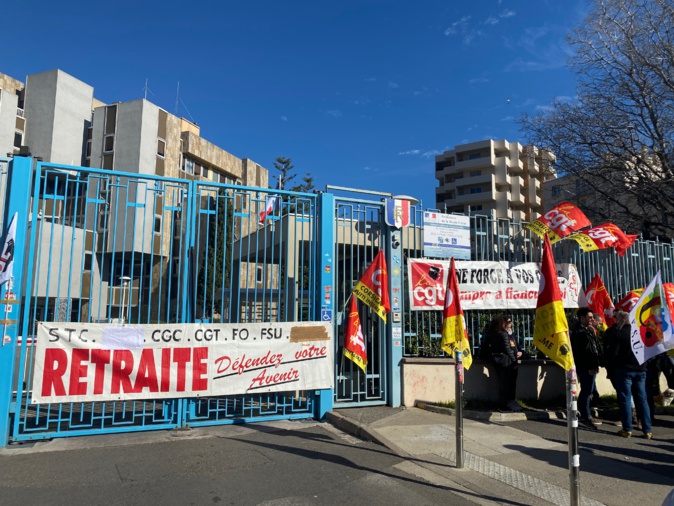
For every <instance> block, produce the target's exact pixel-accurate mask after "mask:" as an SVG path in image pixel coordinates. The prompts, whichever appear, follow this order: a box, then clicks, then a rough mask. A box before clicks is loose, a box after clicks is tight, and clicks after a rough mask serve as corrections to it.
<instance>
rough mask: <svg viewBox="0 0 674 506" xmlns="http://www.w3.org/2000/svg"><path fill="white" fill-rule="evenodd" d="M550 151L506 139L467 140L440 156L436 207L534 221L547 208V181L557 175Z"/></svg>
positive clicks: (437, 163)
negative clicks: (544, 197)
mask: <svg viewBox="0 0 674 506" xmlns="http://www.w3.org/2000/svg"><path fill="white" fill-rule="evenodd" d="M554 162H555V156H554V154H552V153H551V152H550V151H548V150H542V149H537V148H536V147H534V146H523V145H522V144H520V143H519V142H508V141H507V140H492V139H489V140H485V141H478V142H472V143H469V144H462V145H459V146H456V147H455V148H454V149H452V150H450V151H445V152H444V153H442V154H441V155H438V156H436V157H435V178H436V179H437V180H438V183H439V184H438V187H437V188H436V191H435V201H436V207H437V208H438V209H445V210H446V212H456V213H465V214H481V215H487V216H492V217H493V218H507V219H510V220H512V221H532V220H535V219H536V218H538V217H539V216H540V215H541V213H542V212H543V190H542V185H543V183H544V182H545V181H547V180H549V179H554V178H556V173H555V170H554V168H553V164H554Z"/></svg>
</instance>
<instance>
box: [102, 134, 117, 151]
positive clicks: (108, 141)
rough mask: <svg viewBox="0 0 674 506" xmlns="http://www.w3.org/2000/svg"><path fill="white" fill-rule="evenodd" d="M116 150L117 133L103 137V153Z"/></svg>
mask: <svg viewBox="0 0 674 506" xmlns="http://www.w3.org/2000/svg"><path fill="white" fill-rule="evenodd" d="M114 150H115V134H112V135H106V136H105V138H104V139H103V153H112V152H113V151H114Z"/></svg>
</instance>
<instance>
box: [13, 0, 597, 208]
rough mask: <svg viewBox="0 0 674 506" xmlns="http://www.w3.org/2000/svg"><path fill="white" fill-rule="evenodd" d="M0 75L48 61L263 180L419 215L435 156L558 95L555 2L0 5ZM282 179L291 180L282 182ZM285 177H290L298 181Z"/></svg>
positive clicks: (562, 86) (497, 134) (566, 83)
mask: <svg viewBox="0 0 674 506" xmlns="http://www.w3.org/2000/svg"><path fill="white" fill-rule="evenodd" d="M13 5H14V7H13V8H18V7H19V6H20V9H21V13H19V12H16V13H14V14H12V13H11V12H8V11H7V10H5V14H7V15H8V16H7V17H8V19H12V20H13V21H12V22H10V23H5V25H4V26H3V29H2V35H3V40H5V41H14V45H13V46H12V49H11V51H10V50H9V47H10V46H9V45H7V44H6V45H5V50H4V51H3V53H2V58H1V59H0V72H2V73H5V74H8V75H10V76H12V77H14V78H16V79H20V80H22V81H23V80H25V77H26V75H28V74H33V73H38V72H43V71H47V70H51V69H54V68H60V69H62V70H64V71H65V72H67V73H69V74H71V75H73V76H74V77H76V78H78V79H80V80H82V81H84V82H86V83H88V84H90V85H92V86H93V87H94V94H95V96H96V98H98V99H99V100H102V101H104V102H115V101H126V100H133V99H138V98H142V97H143V95H144V86H145V81H146V79H147V80H148V88H149V90H150V91H149V92H148V97H147V98H148V99H149V100H150V101H152V102H153V103H155V104H157V105H159V106H160V107H163V108H164V109H166V110H167V111H169V112H171V113H173V114H175V113H176V95H177V90H178V83H180V94H179V100H178V110H177V113H178V115H180V116H184V117H186V118H188V119H191V120H193V121H195V122H196V123H198V124H199V125H200V126H201V135H202V137H204V138H205V139H207V140H209V141H211V142H213V143H215V144H217V145H219V146H220V147H222V148H224V149H226V150H227V151H229V152H231V153H232V154H234V155H236V156H239V157H248V158H251V159H253V160H255V161H256V162H257V163H259V164H261V165H263V166H265V167H267V168H268V169H269V170H270V173H271V174H272V175H273V174H277V171H276V170H275V169H274V168H273V161H274V159H275V158H276V157H278V156H286V157H290V158H292V160H293V162H294V165H295V167H296V172H297V173H298V177H297V178H296V180H299V178H300V177H301V175H303V174H304V173H306V172H307V171H308V172H311V173H312V175H313V176H314V177H315V185H316V187H317V188H318V189H324V188H325V185H326V184H329V185H336V186H346V187H353V188H363V189H367V190H375V191H382V192H391V193H394V194H407V195H412V196H414V197H416V198H418V199H421V200H422V201H423V204H424V206H425V207H433V205H434V197H435V187H436V186H437V182H436V180H435V179H434V155H435V154H438V153H440V152H442V151H444V150H446V149H451V148H452V147H453V146H455V145H456V144H461V143H465V142H472V141H477V140H482V139H486V138H497V139H501V138H505V139H508V140H510V141H515V140H519V141H523V140H524V139H523V138H522V137H521V134H520V132H519V129H518V126H517V124H516V123H515V120H516V119H517V118H518V117H519V116H520V114H521V113H523V112H537V111H539V110H540V109H541V108H543V107H545V106H546V105H547V104H549V103H550V102H551V100H552V99H553V98H554V97H556V96H557V97H572V96H573V94H574V89H575V80H574V77H573V75H572V74H571V73H570V72H569V71H568V70H567V69H566V67H565V64H566V60H567V58H568V56H569V48H568V46H567V45H566V42H565V36H566V34H567V33H568V31H569V30H570V29H571V28H572V27H573V26H575V25H577V24H579V23H581V22H582V20H583V18H584V16H585V14H586V12H587V2H585V1H579V0H569V1H568V2H559V1H553V0H540V1H535V2H534V1H531V0H528V1H525V0H517V1H516V0H475V1H473V2H459V1H454V2H450V1H447V0H444V1H438V0H418V1H415V2H413V1H401V0H396V1H385V0H357V1H355V0H342V1H319V2H317V1H311V2H310V1H304V0H302V1H288V2H279V1H266V0H265V1H256V0H250V1H248V2H232V1H228V0H225V1H222V2H206V1H203V0H192V1H191V2H175V1H173V0H166V1H163V2H154V1H152V2H150V1H138V0H136V1H118V2H114V3H113V4H110V3H101V2H73V1H69V0H65V1H63V2H53V1H49V2H47V1H44V0H39V1H35V0H25V1H23V2H21V3H20V4H19V3H14V4H13ZM293 182H294V181H293ZM298 182H299V181H298Z"/></svg>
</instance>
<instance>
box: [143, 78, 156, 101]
mask: <svg viewBox="0 0 674 506" xmlns="http://www.w3.org/2000/svg"><path fill="white" fill-rule="evenodd" d="M143 91H144V92H145V93H144V97H145V100H147V92H148V91H149V92H150V93H152V90H151V89H150V87H149V86H148V85H147V77H146V78H145V86H144V87H143ZM152 94H153V95H154V93H152Z"/></svg>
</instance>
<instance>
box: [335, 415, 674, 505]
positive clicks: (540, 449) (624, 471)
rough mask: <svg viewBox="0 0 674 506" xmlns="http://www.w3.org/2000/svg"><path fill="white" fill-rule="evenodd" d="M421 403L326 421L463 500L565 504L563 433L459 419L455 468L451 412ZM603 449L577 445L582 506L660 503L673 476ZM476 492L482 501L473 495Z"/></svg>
mask: <svg viewBox="0 0 674 506" xmlns="http://www.w3.org/2000/svg"><path fill="white" fill-rule="evenodd" d="M421 406H422V407H423V408H426V409H420V408H388V407H383V406H379V407H369V408H351V409H339V410H335V411H332V412H330V413H329V414H328V420H329V421H330V422H331V423H332V424H333V425H335V426H336V427H337V428H339V429H341V430H343V431H345V432H349V433H351V434H353V435H355V436H357V437H360V438H361V439H366V440H373V441H376V442H378V443H380V444H382V445H384V446H386V447H387V448H389V449H390V450H392V451H395V452H396V453H398V454H399V455H400V456H403V457H405V458H406V459H407V460H408V462H409V466H408V469H405V471H407V472H409V473H411V474H415V475H417V476H419V477H422V478H424V479H426V480H427V481H431V482H432V483H434V480H436V481H435V482H437V483H438V484H443V480H447V481H448V482H450V483H452V484H453V485H454V486H457V487H458V486H461V487H463V488H464V489H465V490H466V492H467V496H466V497H467V498H469V499H470V500H472V501H474V502H476V503H478V504H513V503H515V504H532V505H533V504H558V505H568V504H569V492H568V490H569V471H568V447H567V444H566V442H567V439H566V438H561V439H557V440H551V439H550V438H543V437H538V436H536V435H533V434H531V433H529V432H524V431H522V430H518V429H516V428H513V427H510V426H508V425H503V423H499V422H489V421H479V420H472V419H468V418H465V417H464V421H463V445H464V469H457V468H456V467H455V448H456V435H455V434H456V432H455V428H456V418H455V417H454V416H453V414H452V413H453V411H452V410H449V409H443V408H435V407H431V406H425V405H423V404H421ZM430 409H433V410H434V411H438V412H433V411H430ZM496 418H498V419H500V421H501V422H504V423H507V422H512V421H516V420H524V419H525V418H526V417H525V416H523V415H521V414H496ZM532 423H533V422H532ZM560 423H561V422H560ZM563 423H564V424H565V422H563ZM606 437H608V436H604V438H606ZM616 439H617V438H616ZM630 442H631V443H632V444H633V445H634V446H635V448H637V449H638V451H639V452H641V453H642V454H644V453H645V452H646V451H647V447H645V446H643V445H642V443H641V441H640V440H637V439H634V440H630ZM644 443H650V442H646V441H644ZM667 444H669V445H671V441H667ZM587 446H588V447H590V446H592V445H590V444H588V445H587ZM595 446H596V449H594V447H595ZM607 446H609V445H606V444H603V445H598V444H597V445H594V446H592V448H593V449H589V450H588V449H587V448H584V447H581V451H580V457H581V458H580V469H581V472H580V490H581V500H582V504H584V505H588V506H594V505H599V504H606V505H610V506H612V505H616V506H622V505H624V504H627V503H628V502H634V503H639V504H649V505H656V506H659V505H660V504H662V501H663V499H664V497H665V496H666V495H667V494H668V493H669V492H670V490H672V487H674V479H672V480H671V482H668V481H667V480H666V479H664V480H663V475H662V473H656V472H652V471H650V470H649V469H648V465H647V464H642V463H641V462H637V456H636V455H635V456H634V458H633V460H632V461H630V457H628V456H624V452H623V453H619V454H616V453H615V452H614V453H611V451H610V449H607V448H606V447H607ZM621 459H622V461H621ZM635 464H636V465H637V467H635ZM635 471H638V476H636V475H635V474H637V473H635ZM476 493H477V494H479V495H480V496H482V497H484V499H483V500H480V499H479V498H476Z"/></svg>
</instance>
